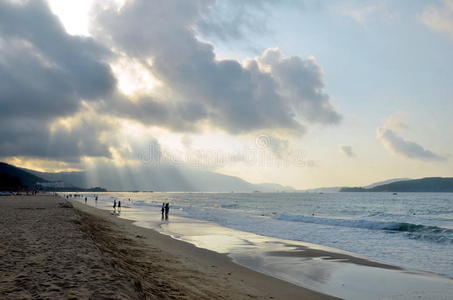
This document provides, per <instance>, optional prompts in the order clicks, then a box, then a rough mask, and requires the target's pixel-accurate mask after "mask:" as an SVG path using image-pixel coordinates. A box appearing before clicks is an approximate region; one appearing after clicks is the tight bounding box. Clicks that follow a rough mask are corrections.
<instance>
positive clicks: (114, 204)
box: [113, 199, 121, 211]
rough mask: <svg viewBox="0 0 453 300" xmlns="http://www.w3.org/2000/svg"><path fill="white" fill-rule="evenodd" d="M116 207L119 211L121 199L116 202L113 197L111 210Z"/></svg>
mask: <svg viewBox="0 0 453 300" xmlns="http://www.w3.org/2000/svg"><path fill="white" fill-rule="evenodd" d="M117 207H118V211H121V200H118V202H116V199H113V210H114V211H116V208H117Z"/></svg>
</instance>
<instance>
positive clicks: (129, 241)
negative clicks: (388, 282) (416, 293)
mask: <svg viewBox="0 0 453 300" xmlns="http://www.w3.org/2000/svg"><path fill="white" fill-rule="evenodd" d="M73 205H74V207H75V208H76V209H77V210H75V209H73V207H72V205H70V204H69V203H68V202H66V201H65V200H63V199H62V198H59V197H51V196H35V197H33V196H9V197H0V239H1V241H2V243H1V244H0V257H1V262H2V263H1V264H0V299H233V300H234V299H333V298H332V297H330V296H326V295H323V294H320V293H317V292H313V291H310V290H308V289H305V288H302V287H299V286H296V285H293V284H291V283H288V282H286V281H282V280H279V279H276V278H273V277H270V276H266V275H264V274H261V273H259V272H255V271H252V270H250V269H248V268H245V267H242V266H240V265H237V264H235V263H233V262H232V261H231V259H230V258H229V257H228V256H226V255H223V254H219V253H215V252H213V251H209V250H206V249H201V248H197V247H195V246H194V245H191V244H189V243H186V242H182V241H179V240H175V239H172V238H171V237H169V236H165V235H162V234H159V233H158V232H156V231H153V230H149V229H146V228H141V227H138V226H135V225H133V224H132V222H131V221H128V220H125V219H121V218H117V217H116V216H113V215H111V213H110V212H108V211H104V210H98V209H95V208H92V207H89V206H86V205H83V204H81V203H77V202H75V201H74V202H73Z"/></svg>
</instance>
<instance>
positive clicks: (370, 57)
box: [0, 0, 453, 189]
mask: <svg viewBox="0 0 453 300" xmlns="http://www.w3.org/2000/svg"><path fill="white" fill-rule="evenodd" d="M452 53H453V1H452V0H438V1H422V0H400V1H392V0H382V1H368V0H342V1H334V0H325V1H315V0H282V1H271V0H228V1H215V0H192V1H184V0H167V1H158V0H133V1H132V0H111V1H100V0H80V1H64V0H48V1H45V0H33V1H31V0H30V1H26V0H0V159H1V160H2V161H6V162H9V163H12V164H15V165H17V166H22V167H27V168H33V169H37V170H41V171H68V170H84V169H87V168H96V166H99V165H105V164H109V165H114V166H118V168H120V167H123V166H127V167H129V168H133V167H134V166H138V165H140V164H144V163H149V162H150V161H151V162H154V163H158V164H170V165H171V164H173V165H175V166H178V167H190V168H202V169H206V170H210V171H214V172H218V173H222V174H227V175H233V176H238V177H240V178H242V179H244V180H247V181H249V182H251V183H261V182H274V183H279V184H282V185H289V186H292V187H295V188H299V189H304V188H314V187H320V186H344V185H348V186H360V185H367V184H369V183H372V182H376V181H380V180H385V179H389V178H400V177H404V178H420V177H427V176H450V177H451V176H453V162H452V160H453V158H452V154H453V138H452V137H453V135H452V132H453V120H452V118H451V116H452V113H453V54H452Z"/></svg>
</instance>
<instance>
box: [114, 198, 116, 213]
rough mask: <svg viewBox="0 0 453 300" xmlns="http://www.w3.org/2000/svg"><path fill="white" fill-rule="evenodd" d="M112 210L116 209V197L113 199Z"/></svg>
mask: <svg viewBox="0 0 453 300" xmlns="http://www.w3.org/2000/svg"><path fill="white" fill-rule="evenodd" d="M113 210H114V211H115V210H116V199H113Z"/></svg>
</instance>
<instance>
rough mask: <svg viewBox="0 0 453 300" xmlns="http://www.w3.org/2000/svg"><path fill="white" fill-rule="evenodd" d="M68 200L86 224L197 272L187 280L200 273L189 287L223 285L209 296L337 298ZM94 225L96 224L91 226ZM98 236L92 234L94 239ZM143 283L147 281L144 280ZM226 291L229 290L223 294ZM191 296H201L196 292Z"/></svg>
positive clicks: (237, 297) (187, 269) (226, 297)
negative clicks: (115, 232)
mask: <svg viewBox="0 0 453 300" xmlns="http://www.w3.org/2000/svg"><path fill="white" fill-rule="evenodd" d="M70 202H71V203H72V204H73V206H74V208H75V209H76V210H78V211H79V213H80V215H81V216H82V220H84V221H85V222H87V223H89V224H98V223H99V222H100V223H103V224H106V223H110V226H113V227H116V228H117V230H119V234H120V235H122V236H123V238H126V239H129V240H132V241H134V242H136V243H139V244H142V245H144V246H141V247H143V248H144V251H145V252H146V251H151V252H158V253H160V255H163V256H168V257H166V258H165V260H172V261H173V260H176V261H178V263H177V265H178V268H182V269H184V270H185V272H189V273H192V272H195V273H194V274H196V275H193V274H192V275H190V276H187V274H186V275H184V276H183V277H184V278H185V279H186V280H187V279H188V278H189V279H190V278H191V277H193V278H197V277H198V276H200V278H198V280H202V281H203V282H192V284H193V286H192V287H191V289H193V288H204V287H205V286H206V285H207V282H210V281H212V282H213V283H214V285H217V286H220V287H222V288H221V290H222V293H221V294H218V295H216V296H214V295H211V296H214V297H212V298H211V299H338V298H335V297H332V296H329V295H325V294H322V293H318V292H315V291H312V290H309V289H307V288H304V287H300V286H297V285H294V284H292V283H290V282H287V281H283V280H280V279H278V278H275V277H271V276H268V275H266V274H263V273H260V272H256V271H254V270H251V269H249V268H246V267H243V266H241V265H239V264H237V263H235V262H233V261H232V259H231V258H230V257H228V256H227V255H225V254H220V253H217V252H214V251H210V250H207V249H203V248H199V247H196V246H195V245H192V244H190V243H188V242H185V241H181V240H178V239H174V238H172V237H170V236H167V235H164V234H161V233H159V232H157V231H155V230H153V229H149V228H143V227H140V226H136V225H134V224H133V223H134V222H133V221H131V220H127V219H123V218H118V217H116V216H114V215H112V214H111V213H110V212H109V211H106V210H101V209H97V208H94V207H91V206H87V205H84V204H82V203H80V202H78V201H74V200H70ZM96 226H99V224H98V225H95V226H94V228H96ZM94 232H95V231H94ZM97 238H99V237H97ZM97 238H96V237H94V238H93V239H94V240H95V242H96V240H97ZM102 239H103V238H101V240H102ZM103 243H105V240H104V241H103V242H101V243H100V244H99V246H98V248H102V247H103V245H102V244H103ZM104 246H105V245H104ZM134 247H137V246H136V245H135V246H134ZM139 248H140V247H139ZM101 251H102V250H101ZM117 259H118V257H117ZM129 264H130V265H129V266H127V265H123V267H124V268H126V269H128V268H130V267H132V266H135V267H136V266H137V264H140V263H137V262H135V263H134V262H130V261H129ZM130 271H131V272H132V271H133V270H130ZM161 275H162V274H161ZM163 276H164V275H163ZM198 280H197V281H198ZM142 285H146V282H145V283H144V284H142ZM211 285H212V284H211ZM232 291H235V292H232ZM225 293H230V294H229V295H228V296H225V295H224V294H225ZM222 295H223V296H222ZM190 299H192V298H190ZM193 299H203V298H202V297H201V298H200V295H198V297H195V298H193Z"/></svg>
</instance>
